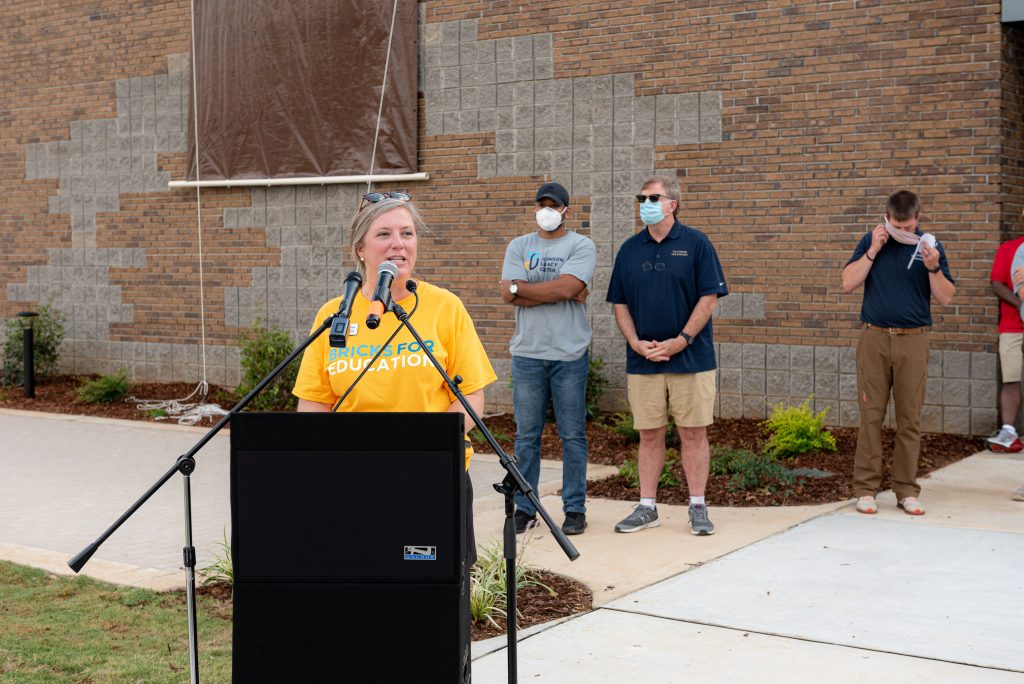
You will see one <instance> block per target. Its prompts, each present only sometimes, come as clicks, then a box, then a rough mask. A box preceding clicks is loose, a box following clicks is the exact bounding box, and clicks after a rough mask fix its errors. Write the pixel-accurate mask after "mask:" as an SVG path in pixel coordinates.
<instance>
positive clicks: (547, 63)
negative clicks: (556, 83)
mask: <svg viewBox="0 0 1024 684" xmlns="http://www.w3.org/2000/svg"><path fill="white" fill-rule="evenodd" d="M533 74H534V75H533V77H534V78H536V79H537V80H541V79H550V78H554V75H555V65H554V62H553V61H552V60H550V59H538V60H536V61H535V62H534V65H533Z"/></svg>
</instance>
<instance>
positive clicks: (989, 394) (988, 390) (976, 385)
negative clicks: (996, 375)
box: [970, 380, 996, 434]
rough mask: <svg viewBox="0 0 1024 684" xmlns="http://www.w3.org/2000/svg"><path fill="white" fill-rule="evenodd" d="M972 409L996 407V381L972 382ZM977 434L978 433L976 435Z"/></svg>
mask: <svg viewBox="0 0 1024 684" xmlns="http://www.w3.org/2000/svg"><path fill="white" fill-rule="evenodd" d="M970 405H971V408H974V409H985V408H995V407H996V383H995V381H994V380H971V404H970ZM975 434H977V433H975Z"/></svg>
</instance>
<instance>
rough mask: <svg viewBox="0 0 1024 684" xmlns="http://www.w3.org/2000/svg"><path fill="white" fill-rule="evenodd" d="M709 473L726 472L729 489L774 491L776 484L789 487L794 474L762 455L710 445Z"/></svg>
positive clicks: (724, 473) (721, 473)
mask: <svg viewBox="0 0 1024 684" xmlns="http://www.w3.org/2000/svg"><path fill="white" fill-rule="evenodd" d="M711 452H712V453H711V468H710V472H711V474H712V475H729V476H730V477H729V491H731V492H735V491H739V490H744V491H747V490H752V489H762V488H766V489H768V491H772V492H774V491H776V490H777V489H778V487H779V485H784V486H789V485H791V484H793V483H794V482H796V476H795V475H793V473H791V472H789V470H788V469H787V468H786V467H785V466H784V465H782V464H781V463H779V462H778V461H776V460H775V459H773V458H772V457H771V456H768V455H766V454H755V453H754V452H752V451H747V450H746V449H729V448H726V447H713V448H712V450H711Z"/></svg>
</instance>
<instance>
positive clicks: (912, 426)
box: [853, 328, 928, 501]
mask: <svg viewBox="0 0 1024 684" xmlns="http://www.w3.org/2000/svg"><path fill="white" fill-rule="evenodd" d="M927 379H928V333H927V332H926V331H924V330H920V331H918V332H917V333H915V334H897V335H893V334H890V333H889V332H886V331H885V330H884V329H878V328H867V329H865V330H864V331H863V332H862V333H861V336H860V341H859V342H858V343H857V398H858V404H859V406H860V431H859V432H858V433H857V455H856V457H855V459H854V471H853V494H854V496H858V497H860V496H874V495H875V494H877V493H878V490H879V489H880V488H881V486H882V422H883V421H884V420H885V411H886V408H887V407H888V405H889V392H890V390H891V391H892V396H893V402H894V404H895V406H896V446H895V448H894V449H893V455H892V488H893V491H894V492H895V494H896V500H897V501H902V500H903V499H905V498H906V497H908V496H914V497H916V496H917V495H918V494H920V492H921V487H919V486H918V484H917V457H918V455H919V453H920V447H921V406H922V405H923V404H924V393H925V385H926V382H927Z"/></svg>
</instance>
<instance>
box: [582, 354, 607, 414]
mask: <svg viewBox="0 0 1024 684" xmlns="http://www.w3.org/2000/svg"><path fill="white" fill-rule="evenodd" d="M603 369H604V359H599V358H597V357H594V356H591V357H590V368H589V369H587V390H586V396H585V398H584V401H583V405H584V407H585V410H586V412H587V420H594V419H595V418H597V416H598V413H599V408H598V404H599V403H600V402H601V397H602V396H604V390H605V388H606V387H608V379H607V378H605V377H604V372H603Z"/></svg>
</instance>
